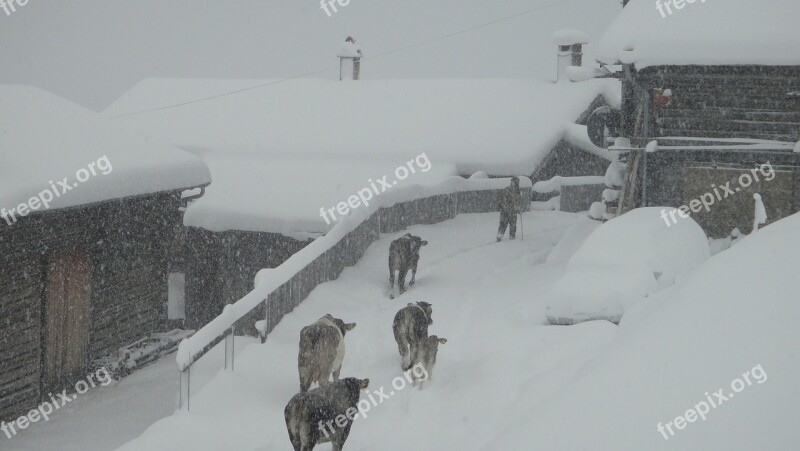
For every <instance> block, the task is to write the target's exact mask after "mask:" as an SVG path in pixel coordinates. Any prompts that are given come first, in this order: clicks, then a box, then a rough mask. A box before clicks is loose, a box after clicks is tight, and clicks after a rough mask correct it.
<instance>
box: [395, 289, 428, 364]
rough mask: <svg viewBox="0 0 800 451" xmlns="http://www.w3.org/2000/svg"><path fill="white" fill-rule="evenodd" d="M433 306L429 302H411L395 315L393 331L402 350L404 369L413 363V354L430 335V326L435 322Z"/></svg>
mask: <svg viewBox="0 0 800 451" xmlns="http://www.w3.org/2000/svg"><path fill="white" fill-rule="evenodd" d="M432 314H433V307H432V306H431V304H429V303H427V302H417V303H416V304H413V303H409V304H408V305H407V306H405V307H403V308H402V309H400V311H398V312H397V314H396V315H395V316H394V322H393V323H392V331H393V332H394V339H395V341H396V342H397V348H398V350H399V351H400V358H401V359H402V368H403V371H406V370H408V369H409V368H411V366H412V365H413V362H412V360H413V359H412V356H413V355H414V354H415V352H416V349H417V347H418V346H419V345H420V344H421V343H422V342H423V341H424V340H425V339H426V338H427V337H428V326H430V325H431V324H433V318H432V317H431V315H432Z"/></svg>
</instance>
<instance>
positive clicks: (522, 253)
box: [121, 212, 616, 451]
mask: <svg viewBox="0 0 800 451" xmlns="http://www.w3.org/2000/svg"><path fill="white" fill-rule="evenodd" d="M578 220H579V216H578V215H571V214H565V213H559V212H531V213H528V214H526V215H525V228H526V230H525V232H526V233H525V241H521V240H519V239H518V240H516V241H503V242H502V243H500V244H497V243H494V233H495V230H496V229H495V228H496V221H497V216H496V215H495V214H475V215H460V216H459V217H457V218H456V219H454V220H451V221H447V222H444V223H440V224H437V225H432V226H417V227H412V228H411V229H410V232H412V233H414V234H416V235H420V236H422V237H423V238H424V239H427V240H428V241H429V242H430V244H429V245H428V246H427V247H425V248H424V249H423V252H422V256H421V259H420V271H419V273H418V275H417V285H416V286H415V287H413V288H412V289H411V290H410V291H408V292H407V293H406V294H405V295H403V296H401V297H400V298H398V299H395V300H394V301H392V300H389V299H388V298H387V296H386V284H387V280H386V279H387V274H386V273H387V270H386V264H385V262H386V258H387V252H388V251H387V250H388V246H389V242H390V241H391V240H392V239H395V238H396V237H397V236H399V235H401V234H402V233H405V232H400V233H396V234H387V235H385V236H383V237H382V239H381V240H380V241H379V242H377V243H375V244H373V245H372V246H370V248H369V249H368V251H367V253H366V255H365V256H364V258H363V259H362V260H361V261H360V262H359V263H358V265H356V266H355V267H352V268H348V269H346V270H345V271H344V273H342V275H341V276H340V278H339V279H338V280H336V281H333V282H330V283H327V284H324V285H322V286H320V287H318V288H317V289H316V290H315V291H314V292H313V293H312V294H311V296H310V297H309V298H308V299H307V300H306V301H305V302H304V303H303V304H302V305H301V306H299V307H298V308H297V309H296V310H295V311H294V312H292V313H291V314H289V315H287V316H286V317H285V318H284V319H283V320H282V322H281V323H280V324H279V325H278V327H277V328H276V329H275V331H274V332H273V333H272V334H271V335H270V337H269V339H268V341H267V343H266V344H265V345H251V346H247V347H245V348H244V349H243V350H242V351H241V354H240V356H239V357H238V358H237V361H236V372H234V373H227V374H221V375H220V376H219V377H217V378H216V379H214V380H212V381H211V382H209V383H208V384H207V385H206V386H205V387H204V388H203V389H202V390H200V391H199V392H195V393H194V394H193V398H192V411H191V413H189V414H178V415H174V416H172V417H169V418H166V419H164V420H162V421H159V422H158V423H156V424H155V425H153V426H152V427H151V428H150V429H149V430H147V431H146V432H145V433H144V434H143V435H142V436H141V437H140V438H138V439H137V440H134V441H133V442H131V443H128V444H127V445H126V446H124V447H122V448H121V449H123V450H125V451H132V450H142V451H156V450H175V449H192V450H193V451H198V450H214V451H221V450H230V449H236V450H254V451H255V450H285V449H289V448H290V444H289V441H288V436H287V434H286V429H285V425H284V419H283V408H284V406H285V405H286V402H287V401H288V400H289V398H291V397H292V396H293V395H294V394H295V393H296V392H297V391H298V379H297V342H298V333H299V330H300V328H302V327H303V326H304V325H307V324H310V323H312V322H314V321H315V320H317V319H318V318H319V317H320V316H322V315H324V314H325V313H331V314H333V315H335V316H337V317H340V318H342V319H344V320H345V321H350V322H352V321H355V322H356V323H357V324H358V326H357V327H356V329H354V330H353V331H352V332H350V333H349V334H348V335H347V355H346V357H345V362H344V366H343V371H342V377H346V376H356V377H362V378H363V377H368V378H369V379H370V387H369V388H370V390H371V391H376V390H378V389H379V388H380V387H382V386H383V387H385V392H386V393H389V392H390V391H392V390H393V389H392V387H391V382H392V379H393V378H394V377H396V376H397V375H399V374H400V362H399V355H398V354H397V348H396V345H395V343H394V338H393V336H392V331H391V324H392V318H393V317H394V314H395V312H396V311H397V310H398V309H399V308H400V307H401V306H404V305H405V304H406V303H407V302H411V301H418V300H425V301H427V302H430V303H432V304H433V309H434V310H433V312H434V313H433V319H434V324H433V326H432V329H431V333H432V334H437V335H439V336H442V337H446V338H448V339H449V341H448V343H447V344H446V345H443V346H442V347H441V348H440V352H439V359H438V363H437V366H436V371H435V376H434V379H433V381H432V382H431V383H430V384H429V385H427V386H426V387H425V389H424V390H421V391H418V390H414V389H412V388H410V387H408V388H405V389H403V390H401V391H399V392H397V393H396V394H394V395H393V396H392V397H391V398H390V399H385V400H383V402H382V404H379V405H377V406H375V407H373V408H372V409H371V410H370V411H369V413H368V415H369V416H368V417H367V418H366V419H358V420H356V423H355V425H354V426H353V429H352V432H351V435H350V438H349V440H348V442H347V448H348V449H350V450H375V449H381V450H394V449H398V450H400V449H403V450H407V449H421V450H442V449H476V448H477V447H478V446H480V444H481V443H482V442H485V441H486V440H490V439H491V438H492V437H493V434H496V433H497V431H499V430H501V428H502V426H503V425H505V424H507V423H508V422H509V421H511V420H512V419H513V418H515V417H516V416H517V415H518V414H519V413H520V412H517V411H516V409H522V408H523V407H527V406H516V405H515V403H514V400H515V399H517V398H518V397H519V396H520V394H521V392H524V393H525V395H524V396H525V398H526V399H541V398H543V397H545V396H547V395H548V394H550V393H552V391H553V390H555V389H556V388H558V387H560V386H562V385H563V384H564V383H565V382H566V380H567V379H569V377H570V376H571V374H572V373H573V372H574V370H575V369H576V367H578V366H579V365H580V363H581V362H584V361H585V360H586V359H587V358H589V355H590V353H591V350H592V349H594V348H595V347H597V346H600V345H602V344H603V343H605V342H607V341H608V340H609V339H610V338H611V337H612V336H613V335H614V333H615V329H616V327H615V326H613V325H611V324H608V323H603V322H594V323H589V324H584V325H579V326H576V327H571V328H561V327H546V326H543V325H542V324H543V321H544V307H543V303H542V299H541V296H540V295H541V293H543V292H544V291H545V290H546V289H547V287H548V286H549V285H550V283H551V281H552V280H553V279H554V278H555V277H556V276H557V275H558V274H560V272H561V270H562V267H561V265H548V264H544V262H545V258H546V256H547V254H548V253H549V252H550V250H552V248H553V247H554V245H555V244H556V243H557V242H558V241H559V239H560V238H561V237H562V236H563V234H564V232H565V231H566V230H567V229H568V228H569V227H570V226H571V225H573V224H575V223H576V222H577V221H578ZM556 368H557V369H556ZM553 369H555V370H554V371H550V370H553ZM510 406H514V407H513V408H512V407H510ZM327 446H329V445H327ZM327 446H325V447H321V448H322V449H327Z"/></svg>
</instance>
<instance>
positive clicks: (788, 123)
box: [599, 0, 800, 237]
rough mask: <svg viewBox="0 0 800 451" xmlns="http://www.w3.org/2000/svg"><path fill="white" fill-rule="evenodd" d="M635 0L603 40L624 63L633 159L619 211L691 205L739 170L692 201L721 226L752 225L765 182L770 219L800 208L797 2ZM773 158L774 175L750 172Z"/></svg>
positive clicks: (717, 230)
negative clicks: (657, 6) (708, 204)
mask: <svg viewBox="0 0 800 451" xmlns="http://www.w3.org/2000/svg"><path fill="white" fill-rule="evenodd" d="M626 3H627V4H626V6H625V7H624V8H623V11H622V12H621V13H620V15H619V17H618V18H617V19H616V21H615V22H614V23H613V24H612V26H611V27H610V28H609V29H608V30H607V31H606V33H605V35H604V37H603V38H602V42H601V43H600V51H599V59H600V60H601V62H603V63H606V64H609V65H620V67H621V69H620V70H619V71H618V72H617V75H618V77H619V78H620V80H621V81H622V84H623V90H622V92H623V101H622V109H621V115H620V116H621V119H620V123H618V124H610V125H611V126H612V127H617V126H619V127H620V129H621V136H622V137H624V138H628V140H629V143H628V142H627V141H626V142H624V143H622V144H620V143H619V142H618V146H617V149H618V150H622V151H626V152H627V158H626V162H627V168H626V183H625V186H624V188H623V190H622V195H621V198H620V200H619V209H618V210H615V211H614V212H615V213H616V212H624V211H627V210H629V209H631V208H636V207H640V206H670V207H680V206H682V205H689V204H690V203H692V200H694V199H699V198H701V197H702V196H703V195H707V196H708V194H707V193H709V192H712V193H714V188H719V187H721V186H726V184H727V183H728V182H730V183H731V185H728V186H729V187H730V189H731V190H732V191H733V192H735V193H736V194H731V195H729V196H728V197H730V198H726V197H723V196H722V195H716V193H714V196H715V204H714V205H713V208H704V207H702V208H701V207H698V210H697V211H695V209H694V208H692V209H691V216H692V217H693V218H694V219H695V220H696V221H697V222H698V223H699V224H700V225H701V226H703V228H704V229H705V230H706V232H707V233H708V234H709V235H710V236H713V237H724V236H727V235H728V234H730V233H731V231H732V230H733V229H735V228H738V229H739V231H740V232H743V233H748V232H750V231H751V230H752V224H753V214H754V213H753V212H754V200H753V194H755V193H759V194H760V195H761V196H762V198H763V202H764V205H765V207H766V210H767V214H768V217H769V221H774V220H777V219H780V218H782V217H785V216H787V215H789V214H791V213H793V212H796V211H798V209H800V168H799V166H800V158H799V157H800V154H798V153H796V152H793V149H794V148H795V143H796V142H797V141H798V140H800V53H798V52H797V49H798V46H800V42H799V41H800V39H798V35H797V34H796V33H792V32H791V31H790V30H792V29H793V28H794V25H792V23H791V20H792V17H796V15H795V16H792V15H791V14H789V11H787V10H786V8H796V5H792V4H790V3H789V2H786V1H783V0H776V1H775V2H774V4H770V5H762V4H761V3H760V2H751V1H747V0H733V1H730V2H724V3H720V2H717V3H713V2H709V3H698V4H695V5H691V6H687V7H686V8H685V9H683V10H673V12H672V14H671V15H669V16H667V17H662V15H660V14H658V12H657V11H655V10H654V8H653V5H652V3H651V2H647V1H640V0H633V1H630V2H626ZM795 12H796V9H795ZM755 18H757V19H755ZM748 29H753V30H757V31H756V32H754V33H752V34H751V33H743V32H742V31H741V30H748ZM754 36H758V39H756V40H753V37H754ZM653 141H655V142H656V143H657V144H651V145H650V147H649V150H650V152H647V151H646V150H645V149H646V147H647V144H648V143H651V142H653ZM767 164H768V165H769V167H770V168H772V169H774V175H770V176H769V180H766V179H765V177H763V176H762V177H760V179H759V180H758V181H756V180H754V181H753V182H748V178H747V177H748V176H747V174H751V176H752V174H753V173H752V171H753V170H754V169H757V168H761V167H764V166H763V165H767ZM740 178H741V181H742V182H743V183H739V180H740ZM734 187H735V188H736V189H734ZM695 205H696V203H695Z"/></svg>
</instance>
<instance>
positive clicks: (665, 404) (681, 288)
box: [481, 214, 800, 451]
mask: <svg viewBox="0 0 800 451" xmlns="http://www.w3.org/2000/svg"><path fill="white" fill-rule="evenodd" d="M626 216H627V215H626ZM799 229H800V214H795V215H792V216H790V217H788V218H785V219H782V220H780V221H778V222H775V223H773V224H771V225H769V226H767V227H765V228H764V229H762V230H760V231H758V232H757V233H755V234H753V235H751V236H748V237H746V238H744V239H742V240H740V242H739V243H738V244H737V245H736V246H734V247H732V248H730V249H728V250H726V251H724V252H721V253H719V254H717V255H715V256H714V257H712V258H710V259H709V260H707V261H706V262H705V263H704V264H703V265H702V266H701V267H700V268H698V269H697V270H696V271H694V272H693V273H692V274H690V275H689V276H688V277H687V278H686V279H684V280H682V281H679V282H678V283H677V284H676V285H675V286H674V287H672V288H670V289H667V290H663V291H661V292H659V293H658V294H657V295H655V296H654V297H655V298H658V299H653V300H652V302H648V303H647V305H642V307H643V308H645V309H646V310H648V312H647V315H639V319H640V320H639V321H635V322H633V321H627V317H626V321H623V323H622V324H621V325H620V329H619V333H618V334H617V336H616V337H615V339H614V340H613V341H612V342H611V344H610V345H609V346H607V348H606V349H604V351H603V352H601V353H599V354H598V355H597V358H595V359H594V360H592V361H591V363H588V364H587V365H585V366H584V368H583V369H582V370H581V371H579V372H578V374H579V376H578V377H577V378H575V379H574V380H572V381H571V383H569V384H567V385H566V386H564V387H563V388H562V389H561V390H559V392H557V393H556V394H555V395H553V396H551V397H550V398H549V399H548V400H547V401H545V402H543V403H538V404H537V405H535V407H531V406H530V404H529V403H528V400H526V399H525V398H523V397H521V398H519V399H518V400H517V401H516V403H517V404H519V405H520V406H525V407H526V411H527V413H526V414H523V415H520V416H519V417H518V419H517V421H516V422H512V423H511V424H509V425H507V427H506V428H505V431H504V432H503V433H500V434H498V435H497V438H496V440H491V441H490V442H488V443H486V444H485V446H484V447H482V448H481V449H485V450H497V449H523V448H521V446H522V445H523V444H530V443H534V444H535V446H536V447H537V449H558V450H586V449H592V450H614V451H620V450H622V451H627V450H631V451H641V450H659V449H680V450H743V451H744V450H747V451H750V450H756V449H757V450H794V449H797V447H798V445H797V444H798V438H799V437H800V435H798V431H797V424H796V422H795V421H792V420H793V419H795V418H797V406H798V405H800V390H798V389H797V380H798V378H800V359H798V358H797V355H796V354H797V344H798V343H800V328H798V327H797V321H798V318H800V302H798V299H797V255H798V253H800V233H797V231H798V230H799ZM628 255H632V254H628ZM759 365H760V367H761V369H762V370H763V376H762V377H760V378H756V377H754V376H755V375H756V374H755V373H756V372H761V371H755V372H754V371H752V369H753V368H755V367H757V366H759ZM746 372H750V374H749V379H750V383H749V384H748V383H746V382H745V384H744V386H742V384H740V383H738V382H736V379H740V380H742V381H744V377H743V374H744V373H746ZM759 380H760V381H761V382H758V381H759ZM720 389H721V391H720ZM737 389H738V391H739V392H737ZM715 393H720V394H721V395H722V396H724V397H725V398H728V400H727V401H724V402H722V403H721V404H719V402H721V401H720V399H719V398H718V397H717V396H716V394H715ZM708 398H711V399H712V400H713V401H714V402H715V403H716V404H717V406H716V407H711V408H710V409H709V412H708V413H707V414H705V417H706V419H705V420H703V419H702V418H699V417H697V416H695V415H686V412H687V410H689V409H694V408H695V406H696V405H698V404H700V403H701V402H703V401H705V402H706V403H708ZM700 408H701V409H702V410H705V409H704V408H703V407H702V406H701V407H700ZM678 416H686V418H689V419H691V418H693V420H692V421H678V422H677V423H676V420H675V419H676V417H678ZM667 422H672V425H671V428H672V431H673V432H674V434H670V433H669V431H668V430H667V428H666V423H667ZM659 423H662V428H664V429H665V430H667V432H666V434H662V433H661V432H660V431H659V430H658V424H659ZM676 424H679V425H680V427H676ZM664 435H666V436H667V438H665V437H664Z"/></svg>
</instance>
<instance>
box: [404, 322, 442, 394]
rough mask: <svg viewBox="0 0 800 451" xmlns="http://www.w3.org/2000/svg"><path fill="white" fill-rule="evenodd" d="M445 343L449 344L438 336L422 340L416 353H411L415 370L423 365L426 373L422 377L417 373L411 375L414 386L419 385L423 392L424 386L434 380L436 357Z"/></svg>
mask: <svg viewBox="0 0 800 451" xmlns="http://www.w3.org/2000/svg"><path fill="white" fill-rule="evenodd" d="M445 343H447V339H446V338H439V337H437V336H436V335H431V336H430V337H425V339H424V340H422V343H421V344H420V345H419V346H417V347H416V349H415V351H416V352H412V353H411V365H412V366H413V367H414V368H416V367H417V365H421V366H422V368H423V373H424V375H420V374H417V372H416V371H413V372H412V373H411V374H412V378H411V379H412V382H411V383H412V385H417V384H418V383H419V388H420V390H421V389H422V384H423V383H424V382H425V381H428V380H431V379H432V378H433V366H434V365H436V355H437V354H438V353H439V345H440V344H441V345H443V344H445ZM423 376H424V377H423Z"/></svg>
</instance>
